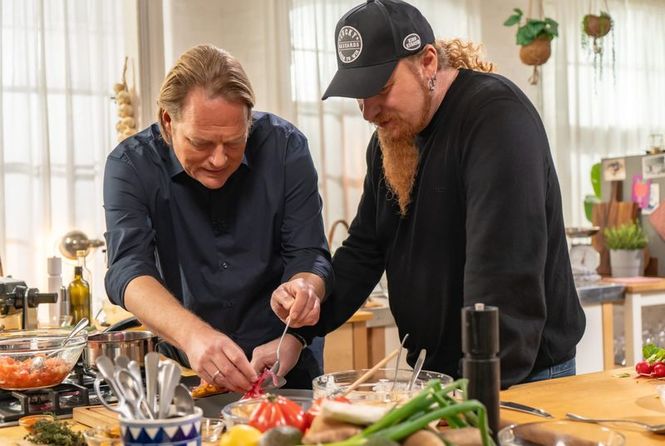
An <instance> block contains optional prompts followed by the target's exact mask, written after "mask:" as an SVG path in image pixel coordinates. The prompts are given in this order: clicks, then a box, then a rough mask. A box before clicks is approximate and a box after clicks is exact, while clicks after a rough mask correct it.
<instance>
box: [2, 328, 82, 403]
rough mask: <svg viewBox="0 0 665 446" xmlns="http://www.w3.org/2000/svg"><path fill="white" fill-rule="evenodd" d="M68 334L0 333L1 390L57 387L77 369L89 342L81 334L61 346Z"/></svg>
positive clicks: (44, 331)
mask: <svg viewBox="0 0 665 446" xmlns="http://www.w3.org/2000/svg"><path fill="white" fill-rule="evenodd" d="M68 334H69V331H68V330H62V329H42V330H16V331H6V332H0V389H4V390H28V389H43V388H46V387H52V386H55V385H57V384H60V383H61V382H62V381H63V380H64V379H65V378H66V377H67V375H69V373H70V372H71V370H72V368H74V365H76V362H77V361H78V359H79V357H80V356H81V353H82V352H83V348H84V347H85V345H86V342H87V339H88V336H87V333H86V332H85V331H83V332H82V333H79V334H77V335H76V336H74V337H73V338H72V339H71V340H70V341H68V342H67V344H66V345H64V346H63V345H62V341H63V340H64V339H65V337H66V336H67V335H68ZM37 358H40V359H37Z"/></svg>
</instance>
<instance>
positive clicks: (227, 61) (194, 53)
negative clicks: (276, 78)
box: [157, 45, 255, 143]
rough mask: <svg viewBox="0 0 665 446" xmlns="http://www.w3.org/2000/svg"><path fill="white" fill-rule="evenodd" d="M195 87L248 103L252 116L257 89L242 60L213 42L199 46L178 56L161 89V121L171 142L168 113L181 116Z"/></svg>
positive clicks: (167, 139)
mask: <svg viewBox="0 0 665 446" xmlns="http://www.w3.org/2000/svg"><path fill="white" fill-rule="evenodd" d="M194 88H203V89H204V90H205V91H206V92H207V93H208V96H209V97H210V98H215V97H219V96H221V97H223V98H224V99H226V100H228V101H231V102H240V103H242V104H244V105H245V106H247V119H248V120H250V119H251V111H252V108H253V107H254V102H255V99H254V90H252V85H251V83H250V82H249V78H248V77H247V74H246V73H245V70H244V69H243V68H242V65H240V62H238V60H237V59H236V58H235V57H233V56H232V55H231V54H229V53H228V52H227V51H224V50H223V49H220V48H217V47H215V46H213V45H197V46H195V47H193V48H190V49H189V50H187V51H185V52H184V53H183V54H182V55H181V56H180V57H179V58H178V60H177V61H176V63H175V65H174V66H173V68H171V71H169V72H168V74H167V75H166V78H165V79H164V82H163V83H162V87H161V88H160V90H159V98H158V99H157V105H158V106H159V111H158V114H157V120H158V122H159V130H160V132H161V134H162V137H163V138H164V139H165V140H166V141H167V142H169V143H170V138H169V136H168V134H167V133H166V131H165V128H164V112H165V111H166V112H167V113H168V114H169V115H170V116H171V117H172V118H173V119H179V118H180V114H181V112H182V107H183V105H184V103H185V99H186V98H187V95H188V94H189V92H190V91H192V90H193V89H194Z"/></svg>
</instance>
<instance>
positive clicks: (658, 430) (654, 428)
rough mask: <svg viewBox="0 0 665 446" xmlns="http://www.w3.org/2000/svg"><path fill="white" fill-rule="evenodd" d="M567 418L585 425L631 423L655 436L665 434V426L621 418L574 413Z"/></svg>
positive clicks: (567, 415) (568, 414)
mask: <svg viewBox="0 0 665 446" xmlns="http://www.w3.org/2000/svg"><path fill="white" fill-rule="evenodd" d="M566 418H568V419H569V420H573V421H582V422H585V423H630V424H636V425H638V426H642V427H643V428H644V429H646V430H648V431H649V432H653V433H654V434H665V424H649V423H643V422H641V421H637V420H625V419H621V418H588V417H583V416H582V415H576V414H574V413H567V414H566Z"/></svg>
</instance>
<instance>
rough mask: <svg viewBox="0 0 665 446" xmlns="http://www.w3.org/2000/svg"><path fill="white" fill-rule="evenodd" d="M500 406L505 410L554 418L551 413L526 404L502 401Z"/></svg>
mask: <svg viewBox="0 0 665 446" xmlns="http://www.w3.org/2000/svg"><path fill="white" fill-rule="evenodd" d="M499 406H501V408H503V409H508V410H516V411H517V412H524V413H528V414H531V415H536V416H538V417H543V418H554V417H553V416H552V415H551V414H550V413H549V412H547V411H546V410H543V409H539V408H537V407H531V406H527V405H526V404H520V403H515V402H513V401H501V402H499Z"/></svg>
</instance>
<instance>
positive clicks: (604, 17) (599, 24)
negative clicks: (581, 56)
mask: <svg viewBox="0 0 665 446" xmlns="http://www.w3.org/2000/svg"><path fill="white" fill-rule="evenodd" d="M609 33H611V36H610V37H611V43H610V45H611V49H612V54H611V57H612V60H611V68H612V76H613V77H614V75H615V70H614V68H615V63H616V56H615V52H614V19H613V18H612V17H611V16H610V14H609V13H608V12H606V11H601V12H600V15H594V14H587V15H585V16H584V17H583V18H582V34H581V35H582V49H584V50H585V51H586V52H588V53H591V55H592V56H593V70H594V74H595V79H594V80H597V81H600V80H602V79H603V54H604V52H605V51H604V48H605V46H606V44H605V42H604V37H605V36H607V34H609ZM608 38H609V37H608ZM615 81H616V79H615Z"/></svg>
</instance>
